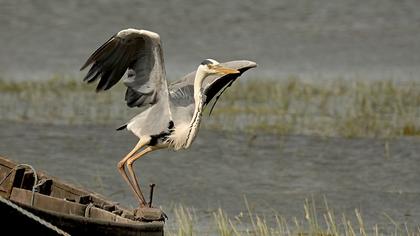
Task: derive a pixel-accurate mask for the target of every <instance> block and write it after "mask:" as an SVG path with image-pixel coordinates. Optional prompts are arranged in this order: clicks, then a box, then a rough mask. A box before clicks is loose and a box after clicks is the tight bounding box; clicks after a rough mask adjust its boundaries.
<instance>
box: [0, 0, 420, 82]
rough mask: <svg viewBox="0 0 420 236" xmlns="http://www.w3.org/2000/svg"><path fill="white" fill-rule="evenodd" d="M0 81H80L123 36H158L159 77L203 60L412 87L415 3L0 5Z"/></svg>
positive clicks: (419, 22)
mask: <svg viewBox="0 0 420 236" xmlns="http://www.w3.org/2000/svg"><path fill="white" fill-rule="evenodd" d="M0 22H1V23H0V32H2V33H1V36H0V45H1V47H0V77H2V78H5V79H36V78H46V77H49V76H50V75H51V74H53V73H58V74H72V75H79V72H78V70H79V68H80V66H81V64H82V63H83V62H84V60H85V59H86V58H87V57H88V55H89V54H90V53H91V52H93V50H94V49H96V48H97V47H98V46H99V45H100V44H102V43H103V42H105V40H107V39H108V38H109V37H110V36H111V35H113V34H114V33H116V32H118V31H119V30H121V29H123V28H127V27H136V28H145V29H150V30H153V31H156V32H158V33H159V34H160V35H161V37H162V40H163V43H164V51H165V57H166V63H167V70H168V76H169V77H170V78H172V79H174V78H178V77H180V76H182V75H184V74H186V73H188V72H189V71H192V70H193V69H195V67H196V66H197V64H198V63H199V62H201V61H202V59H203V58H209V57H210V58H215V59H218V60H220V61H225V60H231V59H242V58H245V59H251V60H255V61H256V62H258V64H259V65H260V67H259V70H258V71H252V72H250V73H252V75H253V76H254V77H267V76H269V77H275V78H278V77H279V76H288V75H291V74H292V75H300V76H302V77H315V78H317V79H319V78H320V77H330V76H340V77H349V78H354V77H358V78H360V77H361V78H368V79H372V78H388V79H389V78H396V79H413V78H415V79H416V78H418V74H419V72H420V67H419V66H418V65H420V54H419V53H418V52H419V51H420V40H419V39H420V1H417V0H405V1H394V0H366V1H357V0H335V1H329V0H321V1H312V0H302V1H294V0H267V1H263V2H261V3H258V4H257V3H256V2H255V1H253V0H232V1H220V2H215V1H204V0H198V1H196V0H173V1H129V0H122V1H109V0H93V1H83V0H74V1H55V0H42V1H41V0H14V1H8V0H0Z"/></svg>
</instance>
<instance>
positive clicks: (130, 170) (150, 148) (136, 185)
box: [127, 146, 159, 206]
mask: <svg viewBox="0 0 420 236" xmlns="http://www.w3.org/2000/svg"><path fill="white" fill-rule="evenodd" d="M157 149H159V148H157V147H153V146H148V147H146V148H145V149H143V150H141V152H139V153H137V154H135V155H134V156H132V157H131V158H129V159H128V160H127V169H128V173H130V175H131V179H132V181H133V183H134V184H133V185H134V188H135V189H136V192H139V193H140V195H141V196H142V198H143V199H144V197H143V193H142V192H141V190H140V186H139V183H138V180H137V176H136V174H135V173H134V170H133V163H134V161H136V160H137V159H139V158H140V157H142V156H144V155H145V154H147V153H149V152H151V151H154V150H157ZM145 205H146V202H145V201H144V202H143V204H142V206H145Z"/></svg>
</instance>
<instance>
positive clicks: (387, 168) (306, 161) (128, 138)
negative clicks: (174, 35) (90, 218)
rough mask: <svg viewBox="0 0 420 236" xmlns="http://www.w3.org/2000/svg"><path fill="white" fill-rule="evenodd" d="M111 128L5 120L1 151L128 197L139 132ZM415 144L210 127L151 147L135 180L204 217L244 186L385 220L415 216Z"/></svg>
mask: <svg viewBox="0 0 420 236" xmlns="http://www.w3.org/2000/svg"><path fill="white" fill-rule="evenodd" d="M113 128H114V127H112V126H49V125H28V124H26V125H22V124H17V123H11V124H10V123H9V124H6V123H5V122H2V124H0V130H1V132H0V140H1V142H0V152H1V154H2V155H5V156H7V157H9V158H11V159H14V160H16V161H18V162H24V163H30V164H33V165H34V166H35V167H36V168H39V169H43V170H46V171H47V172H49V173H50V174H52V175H55V176H59V177H61V178H64V179H66V180H67V181H68V182H71V183H73V184H78V185H81V186H84V187H85V188H89V189H92V190H94V191H97V192H99V193H101V194H103V195H105V196H108V197H110V198H112V199H113V200H116V201H119V202H120V203H122V204H123V205H125V206H131V207H135V206H136V201H135V199H134V198H133V197H132V195H131V191H130V190H129V188H128V187H127V186H126V184H125V182H123V179H122V178H121V177H120V175H119V174H118V171H117V170H116V163H117V162H118V161H119V160H120V159H121V157H122V156H124V155H125V154H126V153H127V152H128V151H129V150H130V148H131V147H132V146H133V145H134V144H135V142H136V138H134V137H133V136H132V135H131V134H129V133H128V132H116V131H114V129H113ZM419 144H420V140H419V139H416V138H398V139H394V140H390V141H389V153H388V152H386V151H385V141H384V140H374V139H340V138H334V139H330V138H328V139H323V138H318V137H304V136H292V137H281V136H270V135H257V136H249V135H243V134H241V133H236V134H226V133H215V132H208V131H207V132H201V133H200V135H199V136H198V138H197V140H196V142H195V143H194V145H193V146H192V148H191V149H190V150H187V151H182V152H172V151H156V152H155V153H152V154H150V155H148V156H147V157H144V158H143V159H140V160H138V161H137V162H136V164H135V169H136V171H137V173H138V175H139V178H140V182H141V184H142V186H147V185H148V184H149V183H150V182H153V183H156V184H157V189H156V193H155V195H156V198H155V203H156V204H157V205H160V206H162V207H163V208H164V209H168V210H167V211H168V212H169V209H171V206H172V205H173V204H175V203H182V204H184V205H186V206H190V207H194V208H195V209H196V210H197V215H198V217H199V220H200V221H201V222H202V224H203V225H205V224H206V221H207V220H209V219H210V220H212V218H211V217H212V215H211V211H212V210H215V209H217V208H218V207H222V208H223V209H225V210H226V211H227V212H228V213H229V214H230V215H231V216H234V215H237V214H238V213H239V212H241V211H245V210H246V208H245V204H244V200H243V199H244V196H246V197H247V199H248V201H249V202H250V203H251V205H252V206H253V207H254V211H255V212H256V213H260V214H263V215H265V216H267V217H268V219H270V218H271V217H272V216H273V215H274V213H278V214H281V215H283V216H286V217H289V219H291V217H293V216H297V217H302V215H303V203H304V201H305V198H311V197H314V199H315V200H316V201H317V202H318V207H319V209H320V212H322V209H323V208H322V206H323V204H322V202H323V197H324V196H325V197H326V198H327V200H328V203H329V205H330V207H332V208H334V209H335V210H336V213H337V215H340V214H341V213H343V212H345V213H347V214H348V215H349V216H354V209H355V208H358V209H360V210H361V213H362V215H363V217H364V220H365V223H366V224H368V225H369V224H374V223H380V224H389V223H390V222H389V221H388V220H386V218H385V216H384V213H386V214H388V215H389V216H391V217H392V218H393V219H394V220H396V221H397V222H408V223H410V224H416V225H417V224H418V223H419V221H418V219H420V185H419V184H418V183H419V182H420V172H419V171H418V166H419V165H420V158H419V153H420V145H419ZM145 192H146V193H147V192H148V190H147V188H146V189H145ZM170 217H172V219H174V218H173V216H170ZM302 219H303V218H302Z"/></svg>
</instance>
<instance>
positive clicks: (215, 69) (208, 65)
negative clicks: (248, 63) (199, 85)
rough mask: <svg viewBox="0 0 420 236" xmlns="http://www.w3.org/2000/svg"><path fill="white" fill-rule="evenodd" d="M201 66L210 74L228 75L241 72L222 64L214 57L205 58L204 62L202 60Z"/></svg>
mask: <svg viewBox="0 0 420 236" xmlns="http://www.w3.org/2000/svg"><path fill="white" fill-rule="evenodd" d="M199 68H200V69H202V70H203V71H204V72H205V73H206V74H208V75H213V74H218V75H227V74H238V73H239V71H238V70H236V69H232V68H228V67H224V66H221V65H220V63H219V62H217V61H216V60H213V59H206V60H204V61H203V62H201V64H200V66H199Z"/></svg>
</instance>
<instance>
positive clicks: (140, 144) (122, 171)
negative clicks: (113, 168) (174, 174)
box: [117, 139, 149, 204]
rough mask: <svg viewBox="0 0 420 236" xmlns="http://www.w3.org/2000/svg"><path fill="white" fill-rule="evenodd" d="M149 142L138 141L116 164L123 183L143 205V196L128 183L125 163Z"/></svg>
mask: <svg viewBox="0 0 420 236" xmlns="http://www.w3.org/2000/svg"><path fill="white" fill-rule="evenodd" d="M148 142H149V140H147V139H146V140H145V139H140V140H139V142H138V143H137V144H136V146H135V147H134V148H133V150H131V151H130V152H129V153H128V154H127V155H126V156H125V157H124V158H123V159H122V160H121V161H119V162H118V164H117V167H118V171H119V172H120V174H121V175H122V177H123V178H124V180H125V182H127V184H128V186H130V188H131V190H133V192H134V195H135V196H136V197H137V199H138V200H139V202H142V203H143V204H144V203H145V202H146V201H145V199H144V197H143V195H141V193H138V192H137V191H136V188H134V184H133V183H132V182H131V181H130V179H129V178H128V175H127V173H126V172H125V168H124V166H125V163H126V162H127V160H128V159H129V158H130V157H132V156H133V155H134V154H135V153H136V152H137V151H138V150H139V149H140V148H142V147H144V146H145V145H146V144H147V143H148Z"/></svg>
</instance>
